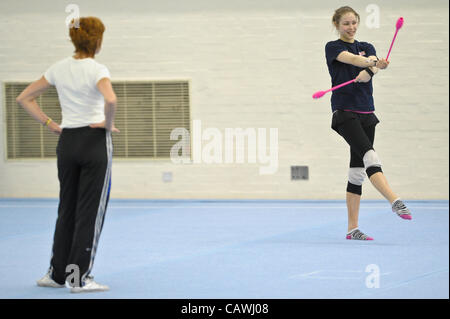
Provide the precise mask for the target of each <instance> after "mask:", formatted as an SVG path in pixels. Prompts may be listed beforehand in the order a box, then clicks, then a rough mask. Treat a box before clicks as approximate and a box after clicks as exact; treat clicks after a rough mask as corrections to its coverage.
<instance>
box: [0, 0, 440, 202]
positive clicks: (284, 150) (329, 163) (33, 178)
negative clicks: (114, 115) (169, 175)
mask: <svg viewBox="0 0 450 319" xmlns="http://www.w3.org/2000/svg"><path fill="white" fill-rule="evenodd" d="M73 2H75V3H77V4H78V5H79V6H80V11H81V15H82V16H87V15H95V16H99V17H100V18H101V19H102V20H103V21H104V23H105V25H106V27H107V31H106V33H105V36H104V44H103V52H101V54H100V55H99V56H98V57H97V59H98V60H99V62H101V63H104V64H106V65H107V66H108V67H109V69H110V71H111V73H112V76H113V78H115V79H168V78H183V79H190V81H191V103H192V119H199V120H201V121H202V126H203V128H208V127H216V128H218V129H220V130H221V131H222V133H224V130H225V128H235V127H242V128H248V127H249V128H259V127H261V128H270V127H276V128H278V129H279V132H278V135H279V169H278V172H277V173H276V174H274V175H259V173H258V172H259V171H258V168H259V165H256V164H245V165H244V164H214V165H205V164H188V165H175V164H173V163H171V162H169V161H160V160H159V161H150V160H149V161H124V160H116V161H115V162H114V164H113V179H112V181H113V187H112V194H111V196H112V197H115V198H274V199H342V198H344V194H345V185H346V176H347V165H348V161H349V158H348V157H349V151H348V147H347V146H346V144H345V142H344V141H343V139H342V138H341V137H339V136H338V135H337V134H336V133H334V132H333V131H332V130H331V128H330V121H331V112H330V105H329V97H330V95H326V96H325V97H324V98H322V99H321V100H317V101H314V100H312V98H311V95H312V94H313V93H314V92H315V91H317V90H323V89H326V88H328V87H329V85H330V79H329V76H328V71H327V69H326V64H325V58H324V45H325V43H326V42H327V41H329V40H333V39H335V38H336V35H335V33H334V32H333V29H332V27H331V22H330V20H331V15H332V14H333V11H334V9H336V8H337V7H339V6H340V5H341V2H340V1H334V0H327V1H320V2H317V3H308V2H309V1H305V2H301V1H295V0H291V1H290V0H285V1H279V0H277V1H275V0H274V1H268V0H259V1H250V0H241V1H226V2H225V1H216V0H210V1H206V0H193V1H163V0H157V1H144V0H139V1H127V2H117V3H115V4H114V3H113V4H111V3H110V2H109V1H108V2H107V1H95V2H94V3H90V2H89V1H73ZM371 3H374V4H377V5H378V6H379V7H380V10H381V11H380V14H381V16H380V28H379V29H368V28H367V27H366V26H365V24H364V21H365V18H366V17H367V15H368V13H366V11H365V9H366V7H367V5H369V4H371ZM348 4H349V5H351V6H353V7H354V8H355V9H356V10H357V11H358V12H359V13H360V15H361V17H362V20H363V21H362V24H361V26H360V29H359V30H358V36H357V38H358V39H359V40H363V41H369V42H371V43H373V44H374V45H375V47H376V48H377V52H378V55H379V56H385V55H386V54H387V50H388V48H389V44H390V41H391V39H392V36H393V33H394V31H395V22H396V20H397V18H398V17H399V16H403V17H404V18H405V25H404V27H403V28H402V30H401V31H400V32H399V35H398V37H397V40H396V44H395V46H394V48H393V51H392V53H391V65H390V67H389V69H388V70H386V71H380V73H379V74H378V75H376V79H375V80H374V90H375V103H376V109H377V116H378V117H379V118H380V120H381V123H380V124H379V126H378V128H377V134H376V139H375V147H376V150H377V152H378V153H379V155H380V157H381V159H382V161H383V164H384V171H385V173H386V176H387V178H388V180H389V182H390V184H391V186H392V187H393V188H394V190H395V191H396V192H397V193H398V194H400V195H401V196H402V197H403V198H410V199H448V185H449V182H448V154H449V153H448V136H449V135H448V132H449V131H448V106H449V100H448V2H447V1H443V0H442V1H440V0H433V1H425V0H420V1H419V0H414V1H406V0H402V1H395V3H394V4H391V3H390V2H388V1H378V2H375V1H350V2H348ZM65 5H66V3H64V2H62V1H56V0H55V1H50V0H46V1H40V2H39V5H38V4H37V2H34V1H10V0H6V1H1V2H0V43H1V45H0V81H1V82H4V81H11V80H28V81H31V80H35V79H37V78H39V77H40V76H41V75H42V73H43V72H44V71H45V69H46V68H47V67H48V66H49V65H51V64H52V63H53V62H55V61H56V60H58V59H61V58H63V57H65V56H67V55H70V54H71V52H72V50H73V49H72V46H71V44H70V42H69V38H68V35H67V31H66V30H65V28H64V21H65V19H66V17H67V16H68V13H66V12H65V11H64V9H65ZM0 100H2V101H3V92H0ZM4 122H5V119H4V107H2V112H0V123H1V125H0V126H1V128H2V129H1V130H0V136H1V138H0V180H1V184H0V197H56V196H57V195H58V181H57V177H56V161H54V160H51V161H7V160H6V159H5V158H6V155H5V142H4V140H5V126H4ZM205 144H206V142H204V145H205ZM291 165H308V166H309V169H310V179H309V180H308V181H296V182H292V181H291V180H290V166H291ZM167 171H170V172H173V181H172V182H170V183H164V182H163V181H162V174H163V172H167ZM363 192H364V198H373V199H380V198H381V196H380V195H379V194H378V193H377V192H376V191H375V190H374V189H373V187H372V186H371V185H370V183H369V182H366V183H365V186H364V190H363Z"/></svg>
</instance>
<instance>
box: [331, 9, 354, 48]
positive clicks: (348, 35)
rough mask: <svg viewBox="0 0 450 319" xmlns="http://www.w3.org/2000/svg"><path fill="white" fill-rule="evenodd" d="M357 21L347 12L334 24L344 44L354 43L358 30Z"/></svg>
mask: <svg viewBox="0 0 450 319" xmlns="http://www.w3.org/2000/svg"><path fill="white" fill-rule="evenodd" d="M358 24H359V19H358V18H357V17H356V16H355V14H354V13H353V12H347V13H345V14H343V15H342V16H341V18H340V19H339V21H338V23H337V24H336V23H335V26H336V30H337V31H338V32H339V35H340V38H341V40H342V41H345V42H353V41H355V39H354V37H355V34H356V30H357V29H358Z"/></svg>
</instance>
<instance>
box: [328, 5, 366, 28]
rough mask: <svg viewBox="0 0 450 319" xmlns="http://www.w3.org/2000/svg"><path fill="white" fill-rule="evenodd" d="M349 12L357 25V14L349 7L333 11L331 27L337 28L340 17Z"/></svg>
mask: <svg viewBox="0 0 450 319" xmlns="http://www.w3.org/2000/svg"><path fill="white" fill-rule="evenodd" d="M349 12H351V13H353V14H354V15H355V17H356V19H357V20H358V23H359V22H360V18H359V14H358V13H357V12H356V11H355V10H353V8H351V7H349V6H344V7H340V8H339V9H337V10H336V11H334V15H333V18H332V20H331V21H332V23H333V26H335V27H337V26H338V25H339V22H340V21H341V18H342V16H343V15H344V14H346V13H349Z"/></svg>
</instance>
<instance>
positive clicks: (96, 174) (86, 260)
mask: <svg viewBox="0 0 450 319" xmlns="http://www.w3.org/2000/svg"><path fill="white" fill-rule="evenodd" d="M104 31H105V26H104V25H103V23H102V21H101V20H100V19H98V18H95V17H85V18H80V19H78V20H76V21H74V20H72V24H71V27H70V30H69V34H70V38H71V40H72V43H73V44H74V46H75V54H74V55H73V56H71V57H67V58H65V59H63V60H61V61H59V62H57V63H55V64H53V65H52V66H51V67H50V68H49V69H48V70H47V71H46V72H45V74H44V75H43V76H42V77H41V78H40V79H39V80H37V81H35V82H33V83H31V84H30V85H29V86H28V87H27V88H26V89H25V90H24V91H23V92H22V93H21V94H20V95H19V96H18V97H17V99H16V100H17V102H18V103H19V104H20V105H21V106H22V107H23V108H24V109H25V110H26V111H27V112H28V113H29V114H30V115H31V116H32V117H33V118H34V119H35V120H36V121H38V122H39V123H41V124H42V125H43V126H45V127H46V128H48V129H49V130H50V131H51V132H53V133H55V134H57V135H59V140H58V146H57V148H56V154H57V166H58V179H59V182H60V193H59V206H58V218H57V221H56V227H55V233H54V238H53V248H52V257H51V261H50V268H49V270H48V273H47V274H46V275H45V276H44V277H43V278H42V279H40V280H38V281H37V284H38V286H41V287H53V288H62V287H65V283H66V280H67V281H68V284H69V285H70V286H71V287H72V288H71V292H92V291H105V290H108V289H109V288H108V287H107V286H105V285H101V284H98V283H96V282H95V281H94V280H93V277H92V276H91V275H90V273H91V270H92V266H93V263H94V258H95V254H96V252H97V247H98V241H99V237H100V232H101V230H102V227H103V221H104V217H105V212H106V207H107V204H108V200H109V192H110V183H111V161H112V140H111V132H118V130H117V129H116V128H115V126H114V115H115V111H116V107H117V103H116V95H115V94H114V90H113V88H112V85H111V80H110V73H109V71H108V69H107V68H106V66H104V65H102V64H100V63H97V62H96V61H95V60H94V58H95V55H96V54H98V53H99V52H100V48H101V45H102V39H103V33H104ZM51 85H53V86H55V87H56V90H57V92H58V98H59V102H60V105H61V111H62V122H61V124H57V123H55V122H54V121H53V120H52V119H51V118H49V117H48V116H47V115H46V114H45V113H44V112H43V111H42V110H41V108H40V107H39V105H38V104H37V102H36V98H37V97H38V96H39V95H41V94H42V93H44V92H45V90H47V89H48V88H49V87H50V86H51ZM77 275H78V276H77ZM69 279H71V280H69ZM69 281H70V282H69Z"/></svg>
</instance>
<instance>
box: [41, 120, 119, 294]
mask: <svg viewBox="0 0 450 319" xmlns="http://www.w3.org/2000/svg"><path fill="white" fill-rule="evenodd" d="M56 153H57V158H58V178H59V182H60V194H59V208H58V219H57V221H56V227H55V234H54V238H53V249H52V258H51V262H50V269H51V276H52V278H53V279H54V280H55V281H56V282H58V283H60V284H64V282H65V280H66V276H67V275H68V274H69V273H66V267H67V266H68V265H72V267H73V266H77V267H78V269H79V274H80V278H79V279H80V281H79V282H75V283H74V284H75V285H81V286H82V285H83V281H84V279H85V278H86V276H88V275H89V273H90V271H91V270H92V266H93V263H94V258H95V254H96V250H97V246H98V241H99V237H100V233H101V230H102V227H103V221H104V217H105V212H106V207H107V204H108V200H109V191H110V185H111V184H110V183H111V178H110V177H111V161H112V141H111V133H110V132H107V131H106V130H105V129H101V128H95V129H94V128H90V127H81V128H73V129H67V128H65V129H63V131H62V133H61V135H60V138H59V142H58V146H57V149H56Z"/></svg>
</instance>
